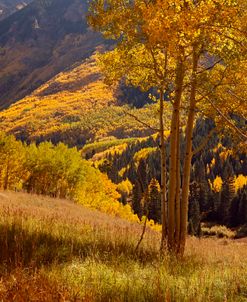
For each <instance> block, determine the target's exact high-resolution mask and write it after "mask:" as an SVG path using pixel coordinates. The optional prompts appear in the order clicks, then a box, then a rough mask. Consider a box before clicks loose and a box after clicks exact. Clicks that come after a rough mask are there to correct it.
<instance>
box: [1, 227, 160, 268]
mask: <svg viewBox="0 0 247 302" xmlns="http://www.w3.org/2000/svg"><path fill="white" fill-rule="evenodd" d="M60 233H61V234H62V232H61V231H60ZM71 233H72V234H71V237H70V236H69V235H68V234H67V235H66V236H62V235H61V234H60V235H59V234H57V235H54V234H50V233H48V232H47V230H44V231H41V230H39V231H36V232H35V231H30V230H28V229H25V227H23V226H22V225H21V224H20V223H13V224H4V225H0V246H1V249H0V262H1V263H2V264H4V266H5V267H6V268H7V270H12V269H14V268H16V267H40V266H43V265H50V264H52V263H63V262H68V261H71V260H72V259H74V258H80V260H84V259H86V258H87V257H95V258H97V259H100V261H111V259H113V258H114V259H116V258H119V257H122V258H128V259H133V260H135V261H139V262H140V263H143V264H144V263H148V262H152V261H153V260H154V259H158V253H157V252H155V251H154V250H153V251H151V250H147V249H144V248H139V250H138V252H136V251H135V245H134V244H133V243H131V242H128V241H123V240H120V239H119V240H116V239H115V240H114V242H113V241H111V240H109V238H108V239H107V237H104V236H101V237H100V236H98V237H97V236H96V237H95V236H94V234H93V233H92V234H90V233H87V234H86V235H85V234H81V236H73V230H72V231H71Z"/></svg>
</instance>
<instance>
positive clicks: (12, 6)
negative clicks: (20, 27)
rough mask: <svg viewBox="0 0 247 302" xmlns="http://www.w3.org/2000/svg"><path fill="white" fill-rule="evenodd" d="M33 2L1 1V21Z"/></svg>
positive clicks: (28, 0) (18, 0)
mask: <svg viewBox="0 0 247 302" xmlns="http://www.w3.org/2000/svg"><path fill="white" fill-rule="evenodd" d="M30 2H31V0H25V1H21V0H0V21H1V20H3V19H5V18H7V17H8V16H9V15H11V14H13V13H14V12H16V11H18V10H21V9H23V8H24V7H25V6H27V4H28V3H30Z"/></svg>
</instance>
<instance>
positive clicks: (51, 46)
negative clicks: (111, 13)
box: [0, 0, 103, 108]
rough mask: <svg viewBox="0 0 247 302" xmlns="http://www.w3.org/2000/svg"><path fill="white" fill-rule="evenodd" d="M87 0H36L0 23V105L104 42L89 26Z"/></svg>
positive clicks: (38, 83) (5, 105) (80, 59)
mask: <svg viewBox="0 0 247 302" xmlns="http://www.w3.org/2000/svg"><path fill="white" fill-rule="evenodd" d="M86 12H87V2H86V1H80V0H49V1H41V0H35V1H33V2H32V3H30V4H29V5H27V6H26V7H25V8H23V9H22V10H20V11H18V12H16V13H14V14H12V15H11V16H9V17H8V18H6V19H4V20H2V21H1V22H0V66H1V72H0V82H1V87H0V108H4V107H8V106H9V105H10V104H11V103H13V102H14V101H16V100H18V99H21V98H22V97H24V96H26V95H28V94H29V93H30V92H32V91H33V90H34V89H35V88H37V87H39V86H40V85H41V84H42V83H44V82H46V81H47V80H49V79H50V78H52V77H53V76H54V75H56V74H57V73H59V72H60V71H62V70H64V69H65V68H67V67H70V66H71V65H73V64H74V63H75V62H77V61H80V62H81V61H82V60H83V59H85V58H88V57H89V56H90V55H91V54H92V53H93V52H94V51H95V48H96V47H97V46H99V45H101V44H102V41H103V40H102V38H101V36H100V34H96V33H95V32H93V31H91V30H90V29H89V28H88V25H87V22H86Z"/></svg>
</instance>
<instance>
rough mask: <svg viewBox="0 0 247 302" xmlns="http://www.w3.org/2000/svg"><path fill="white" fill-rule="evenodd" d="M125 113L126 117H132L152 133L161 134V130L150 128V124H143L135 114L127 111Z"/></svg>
mask: <svg viewBox="0 0 247 302" xmlns="http://www.w3.org/2000/svg"><path fill="white" fill-rule="evenodd" d="M124 113H125V114H126V115H129V116H130V117H132V118H133V119H134V120H136V121H137V122H138V123H140V124H142V125H144V126H145V127H147V128H149V129H151V130H152V131H154V132H159V131H160V129H158V128H155V127H152V126H150V125H149V124H147V123H145V122H143V121H142V120H140V119H139V118H138V117H137V116H136V115H134V114H132V113H130V112H128V111H125V110H124Z"/></svg>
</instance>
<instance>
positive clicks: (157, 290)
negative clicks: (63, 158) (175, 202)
mask: <svg viewBox="0 0 247 302" xmlns="http://www.w3.org/2000/svg"><path fill="white" fill-rule="evenodd" d="M0 213H1V216H0V217H1V218H0V241H1V242H0V243H1V251H0V258H1V263H2V265H1V266H0V268H1V270H0V273H1V282H0V301H4V302H7V301H17V302H19V301H47V302H48V301H167V302H168V301H174V302H177V301H178V302H179V301H181V302H183V301H188V302H189V301H195V302H197V301H201V302H204V301H205V302H211V301H217V302H221V301H222V302H223V301H232V302H237V301H239V302H244V301H247V263H246V259H247V242H246V241H245V240H240V241H234V240H230V239H213V238H205V239H197V238H188V242H187V248H186V255H185V257H184V259H183V260H176V259H172V258H170V257H168V256H166V257H164V258H163V259H162V260H161V259H160V257H159V239H160V235H159V234H158V233H157V232H155V231H152V230H148V232H147V234H146V236H145V239H144V241H143V243H142V244H141V247H140V249H139V251H138V252H137V253H136V252H135V246H136V243H137V241H138V239H139V236H140V233H141V230H142V228H141V226H140V225H138V224H134V223H130V222H128V221H124V220H121V219H118V218H114V217H109V216H108V215H106V214H102V213H99V212H97V211H92V210H89V209H86V208H84V207H82V206H79V205H75V204H73V203H72V202H70V201H66V200H58V199H51V198H47V197H42V196H36V195H28V194H24V193H11V192H2V193H0ZM44 297H45V298H44Z"/></svg>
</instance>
